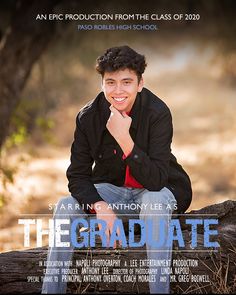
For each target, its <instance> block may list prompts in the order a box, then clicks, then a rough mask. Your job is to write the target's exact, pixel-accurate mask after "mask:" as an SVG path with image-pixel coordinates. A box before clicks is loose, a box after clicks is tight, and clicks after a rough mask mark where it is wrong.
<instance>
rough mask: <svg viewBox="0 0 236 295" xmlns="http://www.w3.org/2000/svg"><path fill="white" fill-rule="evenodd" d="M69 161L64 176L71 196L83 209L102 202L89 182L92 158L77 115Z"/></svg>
mask: <svg viewBox="0 0 236 295" xmlns="http://www.w3.org/2000/svg"><path fill="white" fill-rule="evenodd" d="M70 161H71V164H70V166H69V167H68V169H67V172H66V176H67V178H68V181H69V184H68V188H69V191H70V193H71V195H72V196H73V197H74V198H76V199H77V200H78V202H79V203H80V204H83V205H84V208H85V209H86V208H87V204H89V205H91V204H94V203H95V202H97V201H102V198H101V197H100V195H99V194H98V192H97V190H96V188H95V186H94V184H93V183H92V180H91V175H92V165H93V158H92V157H91V155H90V147H89V143H88V139H87V137H86V134H85V133H84V132H83V130H82V127H81V123H80V119H79V115H78V116H77V118H76V129H75V133H74V141H73V143H72V147H71V158H70ZM85 211H86V210H85Z"/></svg>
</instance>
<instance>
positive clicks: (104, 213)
mask: <svg viewBox="0 0 236 295" xmlns="http://www.w3.org/2000/svg"><path fill="white" fill-rule="evenodd" d="M94 208H95V209H96V213H97V219H102V220H104V221H106V224H107V228H106V231H105V234H106V239H107V246H109V244H110V235H111V232H112V229H113V225H114V222H115V220H116V219H117V217H116V214H115V213H114V211H113V210H112V209H110V208H108V204H107V203H106V202H105V201H99V202H96V203H95V204H94ZM100 229H101V225H100V224H99V230H100ZM118 234H119V233H118ZM113 247H114V248H116V245H114V246H113Z"/></svg>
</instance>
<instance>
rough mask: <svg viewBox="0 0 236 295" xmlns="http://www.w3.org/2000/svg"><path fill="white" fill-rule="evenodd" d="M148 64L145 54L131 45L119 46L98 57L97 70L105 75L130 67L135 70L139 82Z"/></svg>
mask: <svg viewBox="0 0 236 295" xmlns="http://www.w3.org/2000/svg"><path fill="white" fill-rule="evenodd" d="M146 66H147V64H146V60H145V56H144V55H141V54H139V53H137V52H136V51H135V50H133V49H132V48H130V47H129V46H118V47H112V48H109V49H107V50H106V52H105V53H104V54H103V55H101V56H99V57H98V58H97V64H96V70H97V72H98V73H99V74H101V75H102V77H103V76H104V73H105V72H115V71H117V70H124V69H130V70H133V71H135V73H136V74H137V77H138V82H139V81H140V79H141V77H142V74H143V72H144V70H145V68H146Z"/></svg>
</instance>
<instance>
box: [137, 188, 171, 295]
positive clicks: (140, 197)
mask: <svg viewBox="0 0 236 295" xmlns="http://www.w3.org/2000/svg"><path fill="white" fill-rule="evenodd" d="M134 192H135V191H134ZM134 200H135V201H136V202H138V203H140V204H143V206H142V209H141V211H140V219H142V220H144V221H145V224H146V228H147V227H148V224H150V223H152V225H153V227H152V232H151V235H152V238H153V240H154V241H158V240H159V241H160V238H161V237H159V234H160V232H161V233H163V234H164V235H165V245H163V246H156V245H153V244H152V245H146V248H147V258H148V259H154V260H165V261H167V262H168V261H169V262H170V261H171V256H172V245H169V246H168V245H166V239H167V233H168V229H169V224H170V220H171V214H172V211H173V209H174V206H175V204H176V200H175V197H174V195H173V194H172V192H171V191H170V190H168V189H167V188H163V189H162V190H160V191H155V192H152V191H148V190H145V191H144V192H141V193H138V194H137V195H136V198H135V197H134ZM144 205H145V206H144ZM170 207H171V208H172V209H171V208H170ZM161 219H162V221H163V223H161V224H162V225H161V228H160V226H159V224H160V220H161ZM149 230H150V229H149ZM150 268H152V269H155V271H156V272H157V273H156V275H155V280H156V282H149V289H150V294H169V291H170V282H169V275H161V272H160V267H155V266H154V267H150Z"/></svg>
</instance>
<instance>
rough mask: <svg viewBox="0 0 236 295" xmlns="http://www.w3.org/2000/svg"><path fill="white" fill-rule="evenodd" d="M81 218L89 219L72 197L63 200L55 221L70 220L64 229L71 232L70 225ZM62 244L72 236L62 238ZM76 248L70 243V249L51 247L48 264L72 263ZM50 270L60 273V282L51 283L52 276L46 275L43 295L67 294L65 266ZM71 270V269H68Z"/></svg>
mask: <svg viewBox="0 0 236 295" xmlns="http://www.w3.org/2000/svg"><path fill="white" fill-rule="evenodd" d="M78 217H81V218H87V215H86V214H85V213H84V211H83V210H82V209H81V208H80V206H79V203H78V202H77V200H76V199H75V198H73V197H71V196H69V197H66V198H62V199H60V201H59V202H58V204H57V207H56V210H55V211H54V215H53V219H54V221H55V219H70V224H68V225H63V229H64V228H65V227H66V229H67V230H70V225H71V223H72V222H73V220H74V219H76V218H78ZM61 240H62V242H70V235H65V236H62V239H61ZM73 250H74V247H73V245H72V243H71V242H70V247H60V248H58V247H51V248H49V249H48V257H47V263H48V264H49V265H50V263H53V261H59V262H60V261H62V263H63V262H64V261H71V260H72V254H73ZM50 268H53V269H57V270H58V271H59V274H58V275H57V277H58V282H50V281H49V279H50V277H51V275H50V274H45V277H44V282H43V286H42V293H43V294H48V293H49V294H57V293H59V294H64V293H66V288H67V283H66V282H62V274H61V271H62V269H63V268H64V269H65V268H67V267H64V266H59V267H50V266H48V267H47V271H49V270H50ZM68 269H69V267H68Z"/></svg>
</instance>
